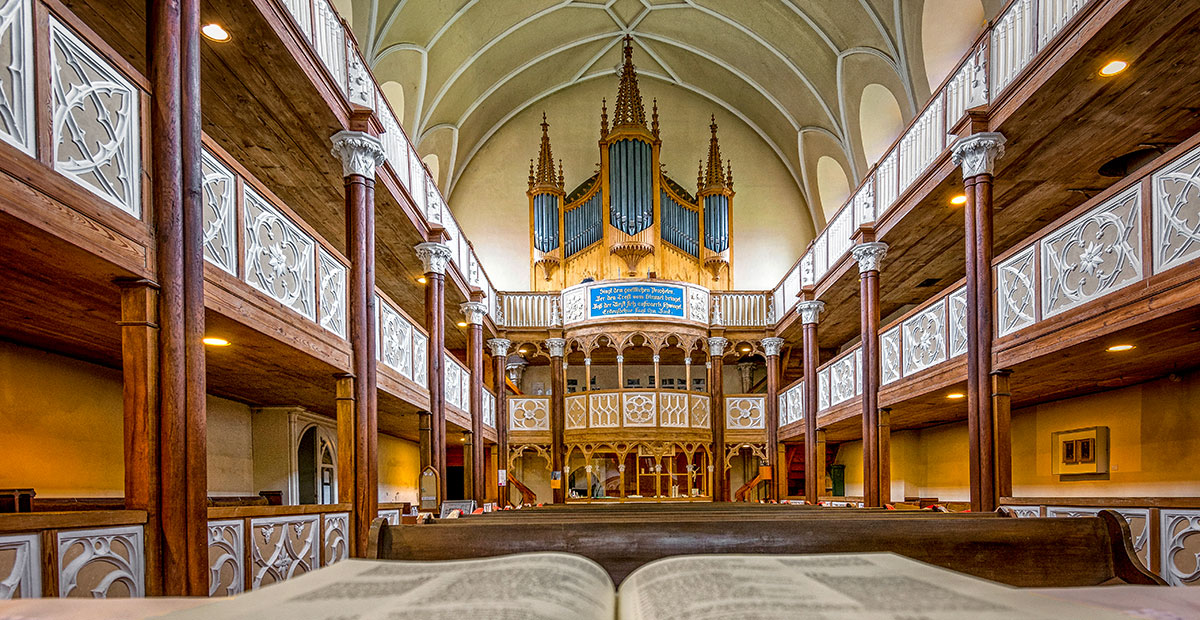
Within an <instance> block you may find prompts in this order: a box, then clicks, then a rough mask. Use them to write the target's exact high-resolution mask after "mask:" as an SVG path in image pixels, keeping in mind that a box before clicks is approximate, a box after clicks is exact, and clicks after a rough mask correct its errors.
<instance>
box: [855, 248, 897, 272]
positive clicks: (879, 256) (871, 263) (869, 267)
mask: <svg viewBox="0 0 1200 620" xmlns="http://www.w3.org/2000/svg"><path fill="white" fill-rule="evenodd" d="M887 249H888V245H887V244H886V243H884V242H882V241H871V242H868V243H860V244H858V245H855V246H854V247H852V248H850V255H851V256H853V257H854V260H855V261H858V272H859V273H866V272H868V271H879V264H880V263H881V262H883V257H885V256H887Z"/></svg>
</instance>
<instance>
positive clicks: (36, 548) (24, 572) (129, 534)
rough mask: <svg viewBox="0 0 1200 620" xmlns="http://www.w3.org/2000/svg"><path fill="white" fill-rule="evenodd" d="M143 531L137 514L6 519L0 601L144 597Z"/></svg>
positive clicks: (0, 540) (1, 535)
mask: <svg viewBox="0 0 1200 620" xmlns="http://www.w3.org/2000/svg"><path fill="white" fill-rule="evenodd" d="M145 527H146V513H145V511H141V510H92V511H82V512H43V513H23V514H13V515H5V520H4V523H3V529H0V576H3V579H0V599H10V598H40V597H43V596H46V597H55V596H57V597H61V598H110V597H113V598H125V597H141V596H145V595H146V553H145V544H146V542H145Z"/></svg>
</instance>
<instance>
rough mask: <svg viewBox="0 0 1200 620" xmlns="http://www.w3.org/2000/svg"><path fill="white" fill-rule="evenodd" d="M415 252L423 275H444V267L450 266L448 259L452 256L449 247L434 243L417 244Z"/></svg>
mask: <svg viewBox="0 0 1200 620" xmlns="http://www.w3.org/2000/svg"><path fill="white" fill-rule="evenodd" d="M416 250H417V258H419V259H421V266H422V267H423V268H424V269H425V273H446V266H447V265H449V264H450V257H451V256H453V255H454V254H453V253H452V252H451V251H450V246H448V245H446V244H444V243H438V242H436V241H426V242H425V243H418V244H417V247H416Z"/></svg>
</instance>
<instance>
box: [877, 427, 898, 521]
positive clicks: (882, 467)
mask: <svg viewBox="0 0 1200 620" xmlns="http://www.w3.org/2000/svg"><path fill="white" fill-rule="evenodd" d="M878 411H879V412H878V413H877V414H876V416H875V428H876V431H875V433H876V435H878V437H879V504H880V505H884V504H890V503H891V502H892V410H891V409H890V408H888V407H884V408H882V409H879V410H878ZM900 499H904V498H903V497H901V498H900Z"/></svg>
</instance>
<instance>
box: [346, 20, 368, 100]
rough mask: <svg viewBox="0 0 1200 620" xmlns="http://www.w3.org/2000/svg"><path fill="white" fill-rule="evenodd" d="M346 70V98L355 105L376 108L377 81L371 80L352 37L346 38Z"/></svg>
mask: <svg viewBox="0 0 1200 620" xmlns="http://www.w3.org/2000/svg"><path fill="white" fill-rule="evenodd" d="M346 68H347V69H348V73H347V75H346V98H348V99H349V100H350V103H353V104H355V105H360V106H363V107H364V108H374V107H375V80H372V79H371V74H370V73H369V72H368V71H367V67H366V63H364V62H363V59H362V56H359V55H358V50H357V49H355V47H354V42H353V40H352V39H350V37H346Z"/></svg>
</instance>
